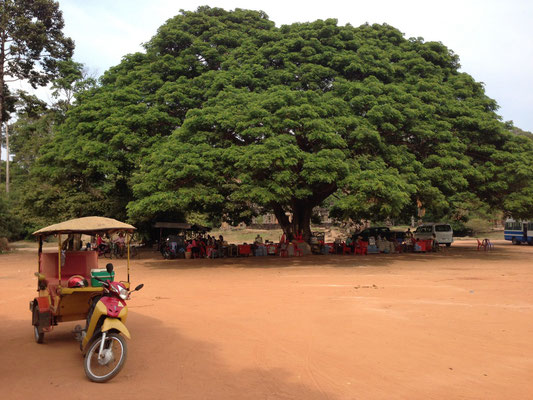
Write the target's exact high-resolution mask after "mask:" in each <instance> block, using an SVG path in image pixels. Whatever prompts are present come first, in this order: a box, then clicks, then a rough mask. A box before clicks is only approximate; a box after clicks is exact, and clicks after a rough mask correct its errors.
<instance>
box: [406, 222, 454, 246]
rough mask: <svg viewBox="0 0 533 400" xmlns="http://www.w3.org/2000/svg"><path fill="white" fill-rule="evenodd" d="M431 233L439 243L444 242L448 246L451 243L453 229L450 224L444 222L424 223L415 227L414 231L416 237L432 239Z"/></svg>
mask: <svg viewBox="0 0 533 400" xmlns="http://www.w3.org/2000/svg"><path fill="white" fill-rule="evenodd" d="M433 234H435V237H436V238H437V241H438V242H439V244H445V245H446V246H448V247H450V246H451V245H452V243H453V229H452V227H451V225H450V224H445V223H426V224H422V225H420V226H419V227H418V228H416V231H415V232H414V235H415V238H416V239H421V240H426V239H433Z"/></svg>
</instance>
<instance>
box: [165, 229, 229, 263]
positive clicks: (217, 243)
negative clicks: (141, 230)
mask: <svg viewBox="0 0 533 400" xmlns="http://www.w3.org/2000/svg"><path fill="white" fill-rule="evenodd" d="M227 246H228V243H227V242H226V241H224V237H223V236H222V235H220V236H219V237H218V238H216V237H215V236H211V235H207V236H205V235H204V234H199V235H197V236H196V237H193V238H191V239H186V238H185V236H184V235H170V236H169V237H168V238H167V240H166V242H165V243H163V244H162V245H161V247H160V251H161V253H162V254H163V256H164V257H165V258H184V257H186V255H187V253H190V255H189V257H191V258H204V257H213V258H214V257H215V256H216V257H222V256H223V254H224V249H225V248H226V247H227Z"/></svg>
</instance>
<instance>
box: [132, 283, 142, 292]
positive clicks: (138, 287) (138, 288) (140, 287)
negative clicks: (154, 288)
mask: <svg viewBox="0 0 533 400" xmlns="http://www.w3.org/2000/svg"><path fill="white" fill-rule="evenodd" d="M143 287H144V283H141V284H140V285H139V286H137V287H136V288H135V289H133V291H134V292H136V291H137V290H141V289H142V288H143Z"/></svg>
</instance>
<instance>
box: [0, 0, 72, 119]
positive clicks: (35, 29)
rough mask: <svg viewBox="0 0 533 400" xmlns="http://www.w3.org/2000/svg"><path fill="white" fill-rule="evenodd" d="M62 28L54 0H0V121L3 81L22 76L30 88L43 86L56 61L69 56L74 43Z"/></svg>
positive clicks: (2, 103) (53, 72)
mask: <svg viewBox="0 0 533 400" xmlns="http://www.w3.org/2000/svg"><path fill="white" fill-rule="evenodd" d="M63 27H64V22H63V16H62V13H61V11H60V10H59V4H58V3H57V2H55V1H52V0H1V1H0V116H2V120H1V121H0V123H2V122H4V114H3V112H2V111H3V107H4V97H5V96H4V83H6V82H12V81H14V80H20V79H22V80H25V81H27V82H28V83H29V84H30V85H31V86H33V87H34V88H36V87H37V86H44V85H46V84H48V83H49V82H50V80H51V78H53V77H54V76H55V75H56V73H57V69H58V65H57V63H58V61H61V60H66V59H69V58H70V57H71V56H72V52H73V50H74V42H73V41H72V40H71V39H70V38H68V37H65V36H64V34H63V32H62V30H63Z"/></svg>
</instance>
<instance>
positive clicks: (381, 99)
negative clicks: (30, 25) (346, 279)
mask: <svg viewBox="0 0 533 400" xmlns="http://www.w3.org/2000/svg"><path fill="white" fill-rule="evenodd" d="M145 47H146V52H145V53H136V54H132V55H129V56H126V57H125V58H124V60H123V62H122V63H121V64H119V65H118V66H116V67H113V68H111V69H110V70H109V71H107V72H106V73H105V74H104V76H103V78H102V82H101V83H102V86H101V87H100V88H98V89H95V90H92V91H90V92H88V93H87V94H86V95H84V96H83V97H82V98H81V101H80V104H79V105H78V106H77V107H74V108H73V109H72V110H70V111H69V113H68V116H67V119H66V121H65V123H64V124H63V125H62V126H61V129H60V132H59V134H58V135H57V137H56V140H55V141H54V142H53V143H52V144H51V145H50V146H48V147H47V149H46V152H45V153H44V155H43V157H41V159H40V160H39V162H40V166H39V171H40V174H41V176H42V180H43V181H54V180H55V181H56V182H57V177H62V179H64V180H65V181H66V182H75V186H68V184H67V187H68V188H69V189H68V190H66V191H65V196H66V195H68V196H70V195H71V194H72V193H73V192H79V193H92V196H89V197H90V198H89V199H87V198H86V199H85V200H86V203H85V205H86V210H85V211H90V210H97V209H99V210H101V211H104V213H107V214H112V215H117V216H120V215H123V214H121V212H122V213H123V210H124V209H125V207H126V206H127V209H128V213H129V216H130V218H131V219H132V220H134V221H137V222H138V221H143V220H148V219H151V218H156V217H158V216H160V215H162V214H165V215H171V214H173V213H175V214H179V213H182V212H184V211H194V212H201V213H205V214H207V215H209V216H211V218H213V219H216V218H221V217H222V218H224V219H226V220H230V221H235V222H236V221H241V220H247V219H249V218H250V217H251V216H252V215H253V214H256V213H259V212H264V211H267V210H268V211H272V212H274V213H275V214H276V216H277V218H278V220H279V222H280V223H281V224H282V226H283V228H284V229H285V230H286V231H294V232H297V231H301V232H303V233H304V234H305V235H306V236H308V235H309V233H310V230H309V223H310V219H311V214H312V210H313V208H314V207H316V206H318V205H320V204H322V203H323V202H324V201H325V200H326V199H327V200H328V202H330V203H331V204H332V212H333V213H334V214H335V215H336V216H338V217H341V218H347V217H352V218H382V217H395V216H399V215H402V214H408V215H411V214H412V213H413V210H414V209H416V206H417V204H421V205H422V207H424V208H425V209H427V210H428V211H430V212H431V213H432V215H434V216H436V217H440V216H445V215H452V214H453V213H454V212H456V211H457V210H459V209H466V210H468V209H474V208H479V207H481V206H487V207H488V206H490V207H495V208H498V209H501V210H505V211H507V212H510V213H513V214H514V215H515V216H525V215H533V209H532V208H533V206H532V205H531V202H530V201H529V199H530V198H531V197H530V195H529V194H530V193H531V190H532V184H531V180H530V179H526V178H525V174H527V171H531V168H532V167H533V155H532V152H531V143H530V141H527V140H526V139H523V140H522V139H521V138H518V137H516V136H513V135H511V134H510V132H509V131H508V128H507V127H506V125H505V124H503V123H502V122H501V120H500V117H499V116H498V115H497V114H496V110H497V105H496V102H495V101H494V100H492V99H490V98H488V97H487V96H486V95H485V93H484V88H483V85H482V84H480V83H478V82H475V80H474V79H473V78H472V77H471V76H469V75H468V74H466V73H461V72H459V71H458V68H459V63H458V57H457V56H456V55H455V54H454V53H453V52H452V51H450V50H449V49H447V48H446V47H445V46H444V45H442V44H441V43H437V42H424V41H423V40H422V39H420V38H411V39H406V38H405V37H404V36H403V35H402V33H401V32H399V31H398V30H397V29H395V28H393V27H391V26H389V25H386V24H384V25H363V26H361V27H358V28H355V27H352V26H350V25H346V26H338V25H337V21H336V20H326V21H316V22H312V23H304V24H292V25H288V26H282V27H281V28H276V27H275V25H274V24H273V23H272V22H271V21H269V20H268V18H267V16H266V15H265V14H264V13H261V12H255V11H246V10H239V9H237V10H235V11H224V10H221V9H216V8H215V9H213V8H209V7H201V8H199V9H198V11H197V12H183V13H182V14H181V15H178V16H176V17H174V18H172V19H170V20H169V21H167V23H166V24H165V25H163V26H162V27H161V28H160V29H159V30H158V32H157V34H156V35H155V36H154V37H153V38H152V40H150V41H149V42H148V43H147V44H146V46H145ZM511 165H512V168H511ZM524 171H526V172H524ZM528 196H529V197H528ZM69 212H70V213H71V214H73V213H75V212H80V210H78V209H76V210H75V209H71V210H70V211H69Z"/></svg>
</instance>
